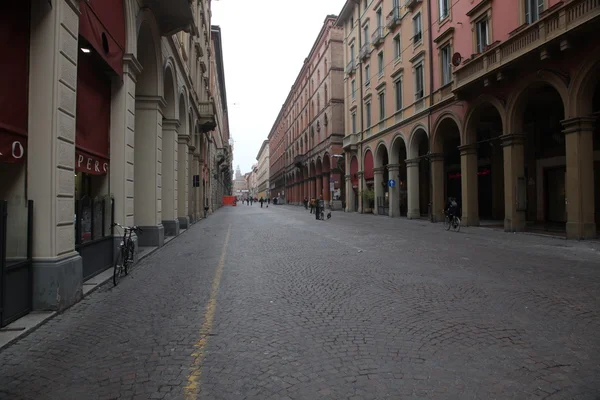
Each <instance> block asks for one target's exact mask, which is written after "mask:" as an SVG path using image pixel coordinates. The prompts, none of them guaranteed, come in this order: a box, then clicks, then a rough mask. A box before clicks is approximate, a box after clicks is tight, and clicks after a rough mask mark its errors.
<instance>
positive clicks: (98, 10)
mask: <svg viewBox="0 0 600 400" xmlns="http://www.w3.org/2000/svg"><path fill="white" fill-rule="evenodd" d="M79 4H80V11H81V15H80V17H79V34H80V35H81V36H82V37H83V38H84V39H85V40H87V41H88V42H89V43H90V45H91V46H92V47H93V48H94V50H95V51H96V53H98V54H99V55H100V57H102V58H103V59H104V61H105V62H106V63H107V64H108V65H109V66H110V68H111V69H112V70H113V71H114V72H115V73H116V74H117V75H119V76H123V55H124V53H125V16H124V10H123V0H91V1H90V2H89V3H88V2H84V1H82V2H80V3H79Z"/></svg>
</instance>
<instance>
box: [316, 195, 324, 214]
mask: <svg viewBox="0 0 600 400" xmlns="http://www.w3.org/2000/svg"><path fill="white" fill-rule="evenodd" d="M322 202H323V195H322V194H321V195H319V198H318V199H317V200H316V201H315V216H316V218H317V219H321V203H322Z"/></svg>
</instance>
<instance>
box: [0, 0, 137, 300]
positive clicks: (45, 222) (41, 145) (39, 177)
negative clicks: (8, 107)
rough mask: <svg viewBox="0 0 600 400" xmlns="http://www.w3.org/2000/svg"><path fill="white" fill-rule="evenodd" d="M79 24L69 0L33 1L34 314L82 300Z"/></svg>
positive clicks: (30, 179)
mask: <svg viewBox="0 0 600 400" xmlns="http://www.w3.org/2000/svg"><path fill="white" fill-rule="evenodd" d="M75 4H77V3H75ZM78 21H79V15H78V14H77V13H76V11H75V10H74V9H73V8H71V7H70V6H69V5H68V2H67V1H57V2H54V5H53V6H52V7H51V6H50V5H49V4H48V2H45V1H44V2H32V3H31V41H30V59H29V68H30V71H29V117H30V118H29V127H28V136H29V138H28V154H27V163H28V168H27V197H28V198H29V199H31V200H33V202H34V211H33V241H32V244H33V249H32V251H33V260H34V261H33V309H34V310H63V309H65V308H67V307H69V306H71V305H72V304H74V303H76V302H77V301H79V300H80V299H81V297H82V277H83V268H82V261H81V257H80V256H79V253H78V252H77V251H76V250H75V226H74V218H73V216H74V214H75V211H74V204H75V200H74V197H75V179H74V175H75V173H74V172H75V115H76V98H77V93H76V91H75V89H74V88H76V87H77V52H78V48H77V35H78V31H79V27H78ZM4 62H6V61H4ZM134 90H135V89H134Z"/></svg>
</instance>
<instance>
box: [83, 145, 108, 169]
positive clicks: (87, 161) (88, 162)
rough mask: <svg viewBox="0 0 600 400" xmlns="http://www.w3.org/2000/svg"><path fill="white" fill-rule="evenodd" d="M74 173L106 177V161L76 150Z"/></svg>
mask: <svg viewBox="0 0 600 400" xmlns="http://www.w3.org/2000/svg"><path fill="white" fill-rule="evenodd" d="M75 171H77V172H85V173H86V174H92V175H106V174H107V173H108V161H107V160H105V159H103V158H101V157H96V156H93V155H91V154H88V153H84V152H82V151H80V150H78V149H76V150H75Z"/></svg>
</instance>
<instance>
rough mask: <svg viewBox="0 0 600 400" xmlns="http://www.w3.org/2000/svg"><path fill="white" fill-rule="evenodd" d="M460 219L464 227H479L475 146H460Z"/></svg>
mask: <svg viewBox="0 0 600 400" xmlns="http://www.w3.org/2000/svg"><path fill="white" fill-rule="evenodd" d="M458 149H459V150H460V171H461V186H462V187H461V189H462V204H459V207H462V217H461V222H462V224H463V225H465V226H477V225H479V192H478V189H477V187H478V185H477V183H478V182H477V146H476V145H466V146H460V147H459V148H458Z"/></svg>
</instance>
